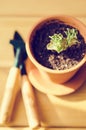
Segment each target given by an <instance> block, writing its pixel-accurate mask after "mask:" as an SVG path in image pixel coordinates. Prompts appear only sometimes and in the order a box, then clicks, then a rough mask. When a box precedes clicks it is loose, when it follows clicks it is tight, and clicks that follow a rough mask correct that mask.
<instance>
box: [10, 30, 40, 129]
mask: <svg viewBox="0 0 86 130" xmlns="http://www.w3.org/2000/svg"><path fill="white" fill-rule="evenodd" d="M15 39H16V40H18V39H19V41H21V42H23V44H24V41H23V39H22V38H21V36H20V35H19V34H18V32H16V37H15ZM12 42H15V41H14V40H13V41H11V43H12ZM16 44H17V43H16ZM23 52H24V53H23V55H22V63H21V65H20V69H21V79H22V83H21V92H22V97H23V102H24V106H25V110H26V115H27V120H28V123H29V126H30V127H32V128H35V127H37V126H38V125H39V117H38V112H37V106H36V100H35V95H34V91H33V88H32V85H31V84H30V82H29V79H28V77H27V73H26V69H25V63H24V61H25V60H26V59H27V53H26V49H25V47H24V48H23ZM14 54H16V49H15V48H14Z"/></svg>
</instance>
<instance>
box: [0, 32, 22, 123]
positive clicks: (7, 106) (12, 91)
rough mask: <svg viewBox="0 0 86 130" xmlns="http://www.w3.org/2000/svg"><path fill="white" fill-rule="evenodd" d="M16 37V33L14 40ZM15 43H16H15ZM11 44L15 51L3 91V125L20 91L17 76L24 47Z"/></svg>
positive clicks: (1, 114)
mask: <svg viewBox="0 0 86 130" xmlns="http://www.w3.org/2000/svg"><path fill="white" fill-rule="evenodd" d="M15 37H16V33H15V36H14V39H15ZM16 42H17V41H16ZM16 42H13V43H12V45H13V46H14V48H15V49H16V56H15V61H14V65H13V66H12V67H11V69H10V71H9V75H8V79H7V83H6V87H5V91H4V97H3V100H2V104H1V111H0V123H1V124H4V123H7V122H9V121H10V119H11V114H12V111H13V106H14V102H15V98H16V95H17V93H18V91H19V89H20V86H19V76H20V69H19V67H20V64H21V62H22V59H21V54H22V53H23V51H22V50H23V49H22V48H23V47H24V45H23V44H21V42H20V41H19V42H18V44H16Z"/></svg>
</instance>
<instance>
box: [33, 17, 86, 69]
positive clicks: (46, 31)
mask: <svg viewBox="0 0 86 130" xmlns="http://www.w3.org/2000/svg"><path fill="white" fill-rule="evenodd" d="M68 28H69V29H73V28H74V27H72V26H70V25H67V24H65V23H63V22H62V21H58V20H55V19H53V20H51V21H47V22H46V23H43V25H42V26H41V27H40V28H39V29H38V30H36V32H35V34H34V37H33V40H32V41H31V42H32V43H31V45H32V51H33V54H34V57H35V59H36V60H37V61H38V62H39V63H40V64H42V65H43V66H45V67H48V68H50V69H57V70H65V69H70V68H71V67H73V66H75V65H77V64H78V63H79V62H80V61H81V60H82V58H83V57H84V55H85V53H86V44H85V41H84V38H83V36H82V35H81V34H80V32H79V30H77V29H76V30H77V32H78V34H77V39H78V42H79V44H75V45H72V46H71V47H68V48H67V50H64V51H62V52H60V53H58V52H56V51H55V50H48V49H47V47H46V46H47V44H48V43H49V42H50V37H49V36H52V35H54V34H59V33H61V34H62V35H63V36H64V37H66V35H65V31H67V29H68Z"/></svg>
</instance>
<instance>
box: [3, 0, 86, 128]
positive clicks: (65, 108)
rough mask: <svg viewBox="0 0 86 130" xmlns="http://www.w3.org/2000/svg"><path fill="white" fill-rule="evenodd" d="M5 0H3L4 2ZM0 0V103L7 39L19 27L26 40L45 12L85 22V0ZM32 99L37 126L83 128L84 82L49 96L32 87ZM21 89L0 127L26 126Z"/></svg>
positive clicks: (8, 61)
mask: <svg viewBox="0 0 86 130" xmlns="http://www.w3.org/2000/svg"><path fill="white" fill-rule="evenodd" d="M6 2H7V3H6ZM6 2H5V0H3V1H1V2H0V105H1V102H2V98H3V93H4V89H5V84H6V80H7V76H8V72H9V69H10V67H11V66H12V64H13V60H14V56H13V48H12V46H11V45H10V44H9V40H10V39H12V38H13V34H14V31H16V30H17V31H19V33H20V34H21V35H22V37H23V38H24V40H25V41H26V39H27V37H28V33H29V31H30V29H31V28H32V26H33V25H34V24H35V23H36V22H37V21H38V20H40V19H41V18H43V17H45V16H48V15H59V14H65V15H71V16H74V17H76V18H77V19H79V20H80V21H82V22H83V23H84V24H86V1H85V0H83V1H82V0H75V1H72V0H70V1H69V0H64V1H63V0H53V1H50V0H43V1H40V0H37V1H34V0H21V1H20V0H15V1H11V0H8V1H6ZM34 90H35V94H36V100H37V105H38V112H39V116H40V120H41V126H40V127H39V128H37V130H46V129H48V130H54V129H55V130H56V129H57V130H63V129H64V130H82V129H85V128H86V83H84V84H83V85H82V86H81V87H80V89H79V90H77V91H76V92H74V93H72V94H69V95H66V96H53V95H47V94H45V93H42V92H40V91H38V90H36V89H34ZM29 129H30V128H29V124H28V122H27V118H26V113H25V108H24V104H23V101H22V96H21V91H20V92H19V94H18V96H17V99H16V102H15V107H14V111H13V114H12V121H11V122H10V123H9V124H8V125H6V126H2V125H0V130H29Z"/></svg>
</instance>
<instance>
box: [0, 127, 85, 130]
mask: <svg viewBox="0 0 86 130" xmlns="http://www.w3.org/2000/svg"><path fill="white" fill-rule="evenodd" d="M0 130H31V128H29V127H18V128H17V127H12V128H11V127H5V128H4V127H0ZM35 130H86V128H43V127H41V128H36V129H35Z"/></svg>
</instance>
